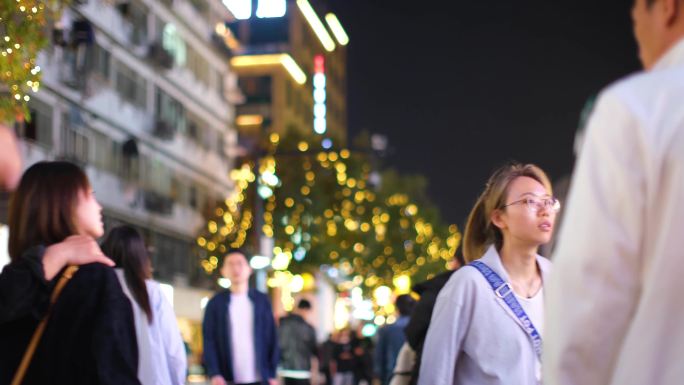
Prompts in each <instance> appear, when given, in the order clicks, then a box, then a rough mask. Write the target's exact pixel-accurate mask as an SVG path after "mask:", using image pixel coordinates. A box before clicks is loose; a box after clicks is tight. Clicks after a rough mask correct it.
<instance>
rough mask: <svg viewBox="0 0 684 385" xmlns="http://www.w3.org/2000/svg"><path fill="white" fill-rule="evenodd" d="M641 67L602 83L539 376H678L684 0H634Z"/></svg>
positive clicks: (597, 380) (683, 318)
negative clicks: (608, 83)
mask: <svg viewBox="0 0 684 385" xmlns="http://www.w3.org/2000/svg"><path fill="white" fill-rule="evenodd" d="M632 18H633V21H634V33H635V36H636V40H637V43H638V45H639V53H640V58H641V61H642V63H643V65H644V67H645V69H646V71H645V72H643V73H639V74H636V75H633V76H630V77H628V78H627V79H624V80H622V81H619V82H618V83H617V84H614V85H612V86H610V87H608V88H607V89H606V90H604V91H603V92H602V93H601V95H600V96H599V99H598V101H597V103H596V107H595V110H594V112H593V115H592V117H591V119H590V121H589V124H588V127H587V133H586V138H585V141H584V144H583V147H582V150H581V152H580V157H579V160H578V164H577V168H576V170H575V175H574V177H573V181H572V185H571V188H570V195H569V199H568V206H567V207H568V209H567V211H566V214H567V216H566V217H565V221H564V225H563V229H562V231H561V232H560V233H559V235H560V237H559V244H558V248H557V249H556V252H555V253H554V262H555V264H556V265H555V272H556V274H557V275H555V276H554V278H553V279H552V281H551V285H550V286H549V287H548V291H547V301H548V302H547V303H548V308H547V311H548V313H547V316H546V317H547V330H546V333H547V336H548V338H547V341H546V347H547V348H546V349H545V356H544V370H545V380H546V383H547V384H550V385H559V384H563V385H566V384H568V385H569V384H578V385H611V384H616V385H617V384H619V385H636V384H638V385H643V384H649V385H659V384H681V383H682V381H684V380H683V379H684V365H682V363H681V362H680V361H681V357H682V356H684V328H682V324H684V308H683V307H682V306H680V304H681V293H682V292H684V279H682V276H683V275H684V251H683V248H682V235H684V0H636V1H635V3H634V6H633V9H632Z"/></svg>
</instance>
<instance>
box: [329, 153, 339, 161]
mask: <svg viewBox="0 0 684 385" xmlns="http://www.w3.org/2000/svg"><path fill="white" fill-rule="evenodd" d="M328 159H329V160H330V161H331V162H335V161H337V159H338V158H337V153H336V152H331V153H330V154H328Z"/></svg>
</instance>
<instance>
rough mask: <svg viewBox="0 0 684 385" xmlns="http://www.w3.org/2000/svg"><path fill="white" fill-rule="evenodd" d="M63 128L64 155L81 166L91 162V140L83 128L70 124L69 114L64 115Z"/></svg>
mask: <svg viewBox="0 0 684 385" xmlns="http://www.w3.org/2000/svg"><path fill="white" fill-rule="evenodd" d="M63 121H64V124H63V126H62V154H63V155H64V156H65V157H66V158H67V159H71V160H73V161H76V162H78V163H81V164H86V163H89V162H90V138H89V137H88V135H87V134H86V132H85V129H83V127H79V126H77V125H75V124H73V123H70V118H69V116H68V115H67V114H65V115H64V120H63Z"/></svg>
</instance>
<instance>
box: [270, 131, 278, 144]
mask: <svg viewBox="0 0 684 385" xmlns="http://www.w3.org/2000/svg"><path fill="white" fill-rule="evenodd" d="M269 139H270V140H271V143H273V144H276V143H278V142H279V141H280V135H278V134H277V133H275V132H274V133H272V134H271V135H270V136H269Z"/></svg>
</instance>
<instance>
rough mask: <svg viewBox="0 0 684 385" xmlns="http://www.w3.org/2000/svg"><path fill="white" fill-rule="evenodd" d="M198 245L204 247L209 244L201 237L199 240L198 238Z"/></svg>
mask: <svg viewBox="0 0 684 385" xmlns="http://www.w3.org/2000/svg"><path fill="white" fill-rule="evenodd" d="M197 244H198V245H199V246H200V247H204V245H206V244H207V240H206V239H204V238H202V237H199V238H197Z"/></svg>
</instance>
